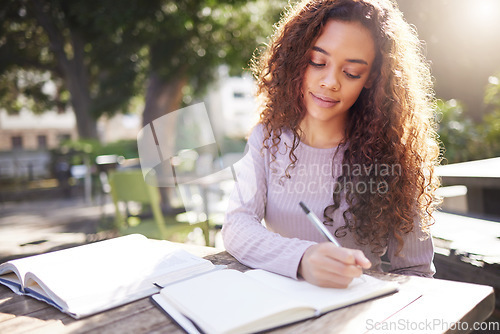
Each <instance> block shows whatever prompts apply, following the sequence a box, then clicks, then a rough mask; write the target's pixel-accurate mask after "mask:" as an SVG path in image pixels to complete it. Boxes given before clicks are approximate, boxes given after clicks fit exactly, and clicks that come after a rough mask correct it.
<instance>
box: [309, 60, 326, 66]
mask: <svg viewBox="0 0 500 334" xmlns="http://www.w3.org/2000/svg"><path fill="white" fill-rule="evenodd" d="M309 64H311V65H312V66H314V67H323V66H325V64H320V63H315V62H313V61H312V60H309Z"/></svg>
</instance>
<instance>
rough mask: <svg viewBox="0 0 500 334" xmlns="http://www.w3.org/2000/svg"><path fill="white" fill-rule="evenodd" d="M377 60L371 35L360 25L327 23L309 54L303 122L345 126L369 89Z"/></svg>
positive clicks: (342, 22)
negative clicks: (375, 60) (364, 89)
mask: <svg viewBox="0 0 500 334" xmlns="http://www.w3.org/2000/svg"><path fill="white" fill-rule="evenodd" d="M374 59H375V44H374V41H373V38H372V35H371V33H370V31H369V30H368V29H366V28H365V27H364V26H363V25H362V24H361V23H359V22H345V21H338V20H330V21H328V22H327V24H326V25H325V27H324V29H323V31H322V33H321V35H320V36H319V38H318V39H317V40H316V42H315V43H314V44H313V47H312V48H311V50H310V51H309V65H308V66H307V68H306V71H305V73H304V78H303V83H302V93H303V96H304V98H303V99H304V105H305V107H306V115H305V118H304V121H307V122H311V121H312V122H321V123H322V124H325V125H326V124H327V123H329V122H336V123H335V124H336V125H337V127H338V125H339V124H343V125H345V122H346V120H347V115H348V112H349V109H350V108H351V106H352V105H353V104H354V102H356V100H357V98H358V96H359V94H360V93H361V90H362V89H363V87H367V88H368V87H369V85H370V81H371V80H369V79H370V73H371V68H372V64H373V61H374ZM338 122H341V123H338ZM332 124H333V123H332Z"/></svg>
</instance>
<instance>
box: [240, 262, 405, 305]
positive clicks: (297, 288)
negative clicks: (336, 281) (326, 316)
mask: <svg viewBox="0 0 500 334" xmlns="http://www.w3.org/2000/svg"><path fill="white" fill-rule="evenodd" d="M245 275H248V276H250V277H252V278H254V279H255V280H258V281H260V282H262V283H263V284H267V285H269V286H272V287H273V288H275V289H276V290H279V291H281V292H283V293H286V294H290V295H293V297H294V298H296V299H298V300H300V301H301V302H302V303H304V304H306V305H309V306H310V307H312V308H315V309H316V310H318V311H319V312H320V313H324V312H327V311H331V310H334V309H336V308H340V307H343V306H347V305H350V304H354V303H357V302H360V301H363V300H367V299H371V298H374V297H376V296H380V295H383V294H386V293H389V292H392V291H396V290H397V286H398V284H397V283H396V282H387V281H382V280H379V279H377V278H374V277H371V276H368V275H362V276H361V277H359V278H355V279H354V280H353V281H352V282H351V284H350V285H349V287H348V288H346V289H334V288H322V287H319V286H316V285H313V284H310V283H308V282H306V281H304V280H294V279H292V278H289V277H285V276H281V275H277V274H273V273H270V272H268V271H265V270H260V269H257V270H250V271H247V272H246V273H245Z"/></svg>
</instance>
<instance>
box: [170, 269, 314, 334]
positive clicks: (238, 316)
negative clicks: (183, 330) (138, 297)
mask: <svg viewBox="0 0 500 334" xmlns="http://www.w3.org/2000/svg"><path fill="white" fill-rule="evenodd" d="M160 295H161V296H163V297H164V298H166V299H167V301H169V302H170V303H171V304H172V305H175V307H176V308H177V309H178V310H179V311H180V312H181V313H183V314H184V315H186V316H187V317H188V318H190V319H191V320H193V321H195V322H196V324H197V325H198V326H199V327H201V328H202V329H203V330H204V331H205V332H207V333H232V332H239V333H241V332H255V331H259V330H263V329H266V328H272V327H276V326H278V325H282V324H286V323H289V322H293V321H294V320H302V319H306V318H309V317H312V316H313V315H314V310H312V309H310V308H307V307H304V305H302V304H301V303H300V302H298V301H297V300H295V299H293V298H290V297H289V296H288V295H286V294H281V293H280V292H279V291H277V290H275V289H272V288H269V287H267V286H266V285H262V284H260V283H259V282H258V281H255V280H253V279H251V278H250V277H247V276H246V275H245V274H242V273H240V272H238V271H236V270H229V269H228V270H220V271H215V272H211V273H208V274H205V275H202V276H199V277H195V278H193V279H189V280H186V281H183V282H179V283H176V284H172V285H169V286H167V287H166V288H164V289H162V290H161V293H160ZM259 319H260V320H261V321H260V322H257V321H258V320H259Z"/></svg>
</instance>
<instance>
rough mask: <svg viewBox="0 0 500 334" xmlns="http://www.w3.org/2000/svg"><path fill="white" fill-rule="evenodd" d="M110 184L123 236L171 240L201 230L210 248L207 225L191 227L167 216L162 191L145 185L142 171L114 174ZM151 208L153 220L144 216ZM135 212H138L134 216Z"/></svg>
mask: <svg viewBox="0 0 500 334" xmlns="http://www.w3.org/2000/svg"><path fill="white" fill-rule="evenodd" d="M109 184H110V186H111V198H112V199H113V203H114V205H115V220H116V224H117V227H118V228H119V230H120V233H121V234H132V233H140V234H143V235H145V236H147V237H149V238H154V239H171V238H172V237H173V236H174V234H176V233H188V232H189V231H191V230H193V229H194V228H196V227H200V228H201V229H202V230H203V234H204V237H205V243H206V245H208V244H209V231H208V223H207V222H206V221H204V222H196V223H193V224H190V223H186V222H179V221H177V220H176V219H175V218H174V217H173V216H167V217H164V216H163V214H162V211H161V205H160V203H161V196H160V191H159V189H158V187H154V186H151V185H149V184H147V183H146V182H145V181H144V177H143V175H142V171H141V170H140V169H129V170H122V171H112V172H111V173H110V177H109ZM148 208H149V210H150V212H151V213H152V215H151V216H152V217H147V215H145V214H142V215H141V214H140V213H144V212H145V210H147V209H148ZM134 209H135V211H136V212H132V211H134Z"/></svg>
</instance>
